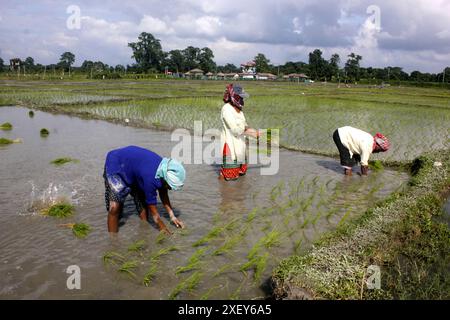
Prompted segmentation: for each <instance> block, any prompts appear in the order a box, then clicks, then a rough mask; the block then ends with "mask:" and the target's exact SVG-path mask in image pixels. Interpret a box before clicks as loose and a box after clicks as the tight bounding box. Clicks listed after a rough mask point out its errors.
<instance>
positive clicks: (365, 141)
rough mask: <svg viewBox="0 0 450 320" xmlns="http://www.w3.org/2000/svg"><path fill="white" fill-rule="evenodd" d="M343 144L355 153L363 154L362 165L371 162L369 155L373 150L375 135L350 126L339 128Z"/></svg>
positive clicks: (351, 152)
mask: <svg viewBox="0 0 450 320" xmlns="http://www.w3.org/2000/svg"><path fill="white" fill-rule="evenodd" d="M338 133H339V138H341V142H342V144H343V145H344V146H345V147H346V148H347V149H348V150H349V151H350V157H353V154H359V155H360V156H361V165H363V166H367V165H368V164H369V157H370V155H371V154H372V152H373V136H372V135H371V134H370V133H367V132H365V131H362V130H360V129H356V128H353V127H350V126H347V127H342V128H339V129H338Z"/></svg>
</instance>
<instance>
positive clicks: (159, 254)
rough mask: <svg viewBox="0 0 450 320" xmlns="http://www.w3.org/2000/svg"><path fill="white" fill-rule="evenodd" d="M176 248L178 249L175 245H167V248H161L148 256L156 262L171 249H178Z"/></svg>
mask: <svg viewBox="0 0 450 320" xmlns="http://www.w3.org/2000/svg"><path fill="white" fill-rule="evenodd" d="M178 250H179V249H178V248H177V247H176V246H170V247H167V248H162V249H160V250H159V251H158V252H156V253H154V254H152V255H151V256H150V260H151V261H153V262H156V261H158V260H159V258H161V257H163V256H165V255H168V254H169V253H170V252H172V251H178Z"/></svg>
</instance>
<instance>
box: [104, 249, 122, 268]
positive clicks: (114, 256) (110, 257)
mask: <svg viewBox="0 0 450 320" xmlns="http://www.w3.org/2000/svg"><path fill="white" fill-rule="evenodd" d="M102 260H103V263H104V264H113V265H116V266H118V264H119V263H123V262H124V261H125V257H124V256H123V255H121V254H120V253H117V252H114V251H108V252H106V253H105V254H104V255H103V259H102Z"/></svg>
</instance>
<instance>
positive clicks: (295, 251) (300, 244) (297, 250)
mask: <svg viewBox="0 0 450 320" xmlns="http://www.w3.org/2000/svg"><path fill="white" fill-rule="evenodd" d="M302 243H303V239H299V240H297V241H296V242H295V244H294V253H295V254H299V253H300V252H299V251H300V248H301V246H302Z"/></svg>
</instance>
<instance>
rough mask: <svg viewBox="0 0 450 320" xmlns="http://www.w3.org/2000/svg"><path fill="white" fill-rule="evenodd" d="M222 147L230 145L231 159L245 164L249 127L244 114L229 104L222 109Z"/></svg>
mask: <svg viewBox="0 0 450 320" xmlns="http://www.w3.org/2000/svg"><path fill="white" fill-rule="evenodd" d="M221 118H222V125H223V129H222V134H221V142H222V147H223V146H224V144H225V143H227V144H228V147H229V148H230V152H231V159H232V160H233V161H234V160H237V162H238V163H244V162H245V148H246V146H245V136H244V131H245V127H246V126H247V121H246V120H245V116H244V112H243V111H241V112H237V111H236V110H235V108H234V107H233V106H232V105H231V104H230V103H227V104H225V105H224V106H223V107H222V113H221Z"/></svg>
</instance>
